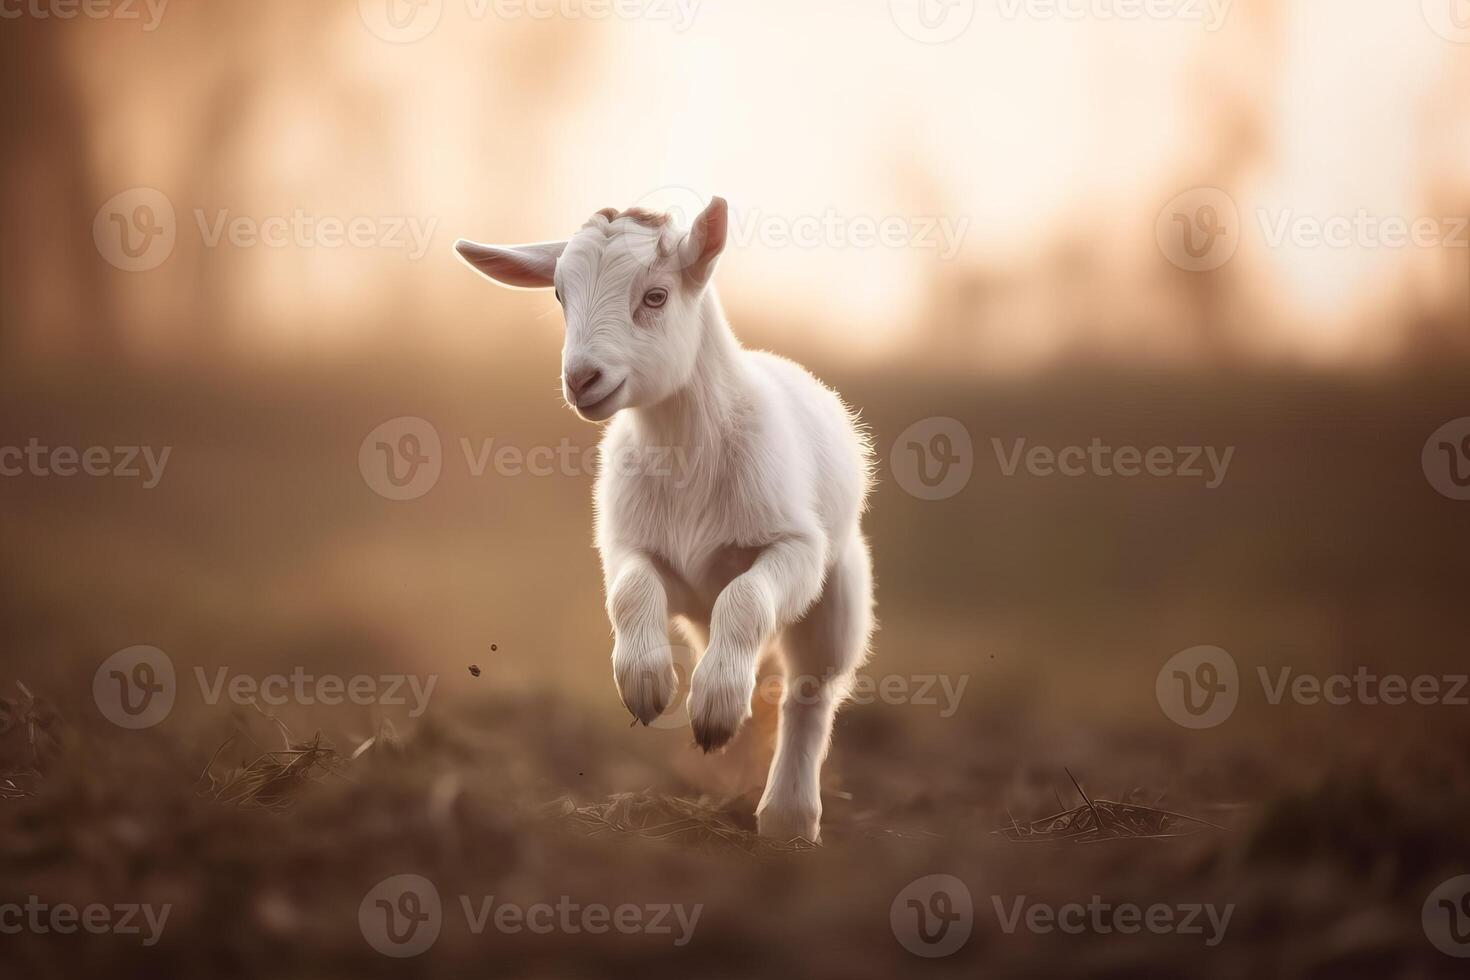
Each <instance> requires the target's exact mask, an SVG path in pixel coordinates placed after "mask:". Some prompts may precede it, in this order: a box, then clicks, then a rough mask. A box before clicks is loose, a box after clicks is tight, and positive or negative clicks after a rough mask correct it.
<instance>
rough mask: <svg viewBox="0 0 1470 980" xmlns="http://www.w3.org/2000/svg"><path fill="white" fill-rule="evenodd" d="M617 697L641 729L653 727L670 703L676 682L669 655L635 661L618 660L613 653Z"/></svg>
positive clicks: (646, 657) (676, 677) (677, 681)
mask: <svg viewBox="0 0 1470 980" xmlns="http://www.w3.org/2000/svg"><path fill="white" fill-rule="evenodd" d="M613 662H614V664H615V675H616V680H617V684H618V693H619V695H621V697H622V699H623V704H625V705H626V706H627V708H628V710H629V711H631V712H632V713H633V717H634V718H636V719H637V720H638V721H641V722H643V724H644V725H649V724H652V723H653V722H654V721H655V720H657V719H658V718H659V716H660V715H662V714H663V713H664V711H665V710H667V709H668V707H669V705H670V704H672V703H673V700H674V692H675V691H676V690H677V689H678V686H679V678H678V676H677V675H676V674H675V673H674V663H673V660H672V658H670V657H669V655H668V653H667V652H665V653H664V655H663V656H662V657H658V656H656V655H654V654H649V655H647V656H644V657H639V658H636V659H633V658H628V659H622V658H619V656H618V652H617V651H615V652H614V653H613Z"/></svg>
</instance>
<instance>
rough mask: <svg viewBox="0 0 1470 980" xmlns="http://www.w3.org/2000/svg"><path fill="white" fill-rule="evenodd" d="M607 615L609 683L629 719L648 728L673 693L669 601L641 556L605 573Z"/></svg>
mask: <svg viewBox="0 0 1470 980" xmlns="http://www.w3.org/2000/svg"><path fill="white" fill-rule="evenodd" d="M607 614H608V618H609V619H611V620H612V626H613V653H612V663H613V680H614V681H615V682H616V683H617V685H618V695H619V696H620V697H621V698H622V699H623V704H625V705H627V706H628V710H629V711H631V712H633V717H634V718H637V719H638V720H639V721H641V722H643V724H644V725H648V724H649V723H651V722H652V721H653V720H654V719H655V718H657V717H658V716H659V715H661V714H663V713H664V710H665V709H666V708H668V706H669V703H670V702H671V701H672V700H673V698H674V692H675V691H676V690H677V689H678V686H679V679H678V676H677V675H676V674H675V673H674V658H673V651H672V650H671V649H670V648H669V598H668V593H667V592H666V591H665V589H664V581H663V578H662V577H661V576H660V575H659V573H658V569H657V568H655V567H654V565H653V562H652V561H650V560H649V559H648V557H647V556H645V555H641V554H631V555H628V556H626V557H624V558H623V559H622V560H621V561H620V562H619V563H618V564H617V565H616V567H615V568H611V569H609V574H608V588H607Z"/></svg>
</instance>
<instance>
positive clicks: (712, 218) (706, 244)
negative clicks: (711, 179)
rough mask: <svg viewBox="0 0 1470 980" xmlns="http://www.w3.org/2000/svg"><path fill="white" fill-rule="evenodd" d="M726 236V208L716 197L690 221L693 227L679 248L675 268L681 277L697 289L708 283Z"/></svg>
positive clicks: (727, 211) (719, 198) (728, 212)
mask: <svg viewBox="0 0 1470 980" xmlns="http://www.w3.org/2000/svg"><path fill="white" fill-rule="evenodd" d="M729 233H730V205H729V204H728V203H726V201H725V199H724V198H723V197H716V198H714V199H713V200H711V201H710V202H709V207H707V208H705V209H704V210H703V211H702V212H700V215H699V217H697V218H695V219H694V227H693V228H690V229H689V235H688V236H687V237H686V238H685V239H684V242H683V244H682V245H680V246H679V265H680V266H682V267H683V269H684V274H685V275H686V276H688V277H689V278H690V279H692V280H693V281H694V282H695V283H697V284H698V285H701V286H703V285H704V284H705V283H707V282H709V279H710V276H711V275H713V274H714V271H715V260H716V259H718V258H719V257H720V253H721V252H723V251H724V250H725V239H726V238H727V237H728V235H729Z"/></svg>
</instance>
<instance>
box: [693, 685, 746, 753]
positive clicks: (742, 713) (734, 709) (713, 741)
mask: <svg viewBox="0 0 1470 980" xmlns="http://www.w3.org/2000/svg"><path fill="white" fill-rule="evenodd" d="M753 686H754V684H753V683H752V684H748V685H744V686H742V685H740V684H737V683H735V682H733V681H732V680H730V679H728V678H724V677H721V676H719V675H713V676H711V675H709V674H706V675H704V676H701V674H700V672H699V671H698V670H696V671H695V674H694V680H693V683H692V684H691V690H690V692H689V725H690V727H691V728H693V729H694V741H695V742H696V743H697V744H698V745H699V747H700V748H701V749H703V750H704V751H705V752H713V751H715V750H716V749H720V748H724V746H725V745H726V744H727V743H728V742H729V741H730V740H731V739H732V738H734V737H735V733H736V732H738V731H739V730H740V726H741V724H743V723H744V721H745V719H746V718H749V717H750V696H751V693H752V692H751V690H750V688H752V687H753Z"/></svg>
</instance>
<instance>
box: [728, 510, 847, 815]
mask: <svg viewBox="0 0 1470 980" xmlns="http://www.w3.org/2000/svg"><path fill="white" fill-rule="evenodd" d="M872 630H873V583H872V567H871V561H870V558H869V556H868V549H867V543H866V542H865V541H864V540H863V538H862V536H861V535H859V534H856V533H855V534H854V535H853V536H852V538H851V539H850V540H849V541H848V543H847V545H846V547H845V548H844V549H843V551H842V553H841V557H839V558H838V560H837V561H836V563H835V564H834V565H833V567H832V570H831V573H830V574H829V575H828V577H827V583H826V587H825V588H824V590H823V592H822V596H821V598H820V599H818V600H817V602H816V604H815V605H814V606H813V607H812V609H811V610H810V611H809V612H808V613H807V615H806V616H805V617H803V618H802V619H801V620H799V621H797V622H795V623H792V624H791V625H790V626H788V627H787V628H786V629H785V630H784V631H783V632H782V634H781V649H782V652H783V654H784V656H785V659H786V691H785V694H784V696H783V698H782V701H781V728H780V732H779V734H778V735H777V736H776V756H775V759H774V760H773V761H772V763H771V770H770V774H769V775H768V776H767V778H766V789H765V793H764V795H763V796H762V797H761V801H760V805H759V806H758V807H757V808H756V822H757V824H758V826H759V828H760V833H761V836H762V837H770V838H773V839H776V840H783V841H785V840H791V839H793V838H796V837H801V838H804V839H806V840H809V841H812V842H813V843H815V842H817V841H819V840H820V839H821V822H822V792H821V774H822V763H823V761H824V760H825V759H826V757H827V750H828V748H829V747H830V744H831V737H832V724H833V722H834V721H835V720H836V717H837V709H838V707H839V705H840V704H841V702H842V699H843V697H845V696H846V694H847V691H848V689H849V688H850V687H851V684H852V678H853V675H854V673H856V671H857V669H858V667H859V666H861V665H862V661H863V658H864V656H865V655H866V653H867V649H868V638H869V636H870V635H871V634H872Z"/></svg>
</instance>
